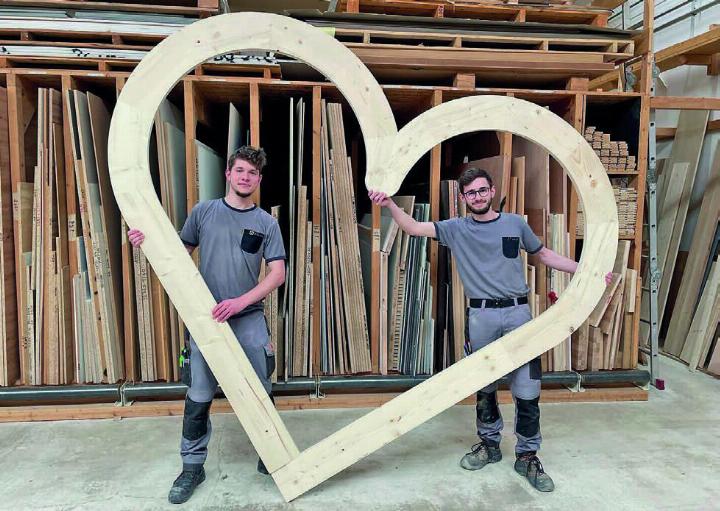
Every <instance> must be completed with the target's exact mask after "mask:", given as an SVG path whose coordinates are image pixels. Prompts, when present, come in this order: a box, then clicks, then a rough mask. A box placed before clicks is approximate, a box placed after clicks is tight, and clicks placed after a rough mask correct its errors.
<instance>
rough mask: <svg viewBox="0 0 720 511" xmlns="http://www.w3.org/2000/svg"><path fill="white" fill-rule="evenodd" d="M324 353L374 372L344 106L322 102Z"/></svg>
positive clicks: (341, 368) (346, 369)
mask: <svg viewBox="0 0 720 511" xmlns="http://www.w3.org/2000/svg"><path fill="white" fill-rule="evenodd" d="M321 148H322V199H323V200H322V204H323V222H322V226H321V237H322V245H323V249H322V257H323V264H322V268H323V271H322V272H321V293H322V297H321V299H320V300H321V308H322V310H323V311H324V312H325V314H324V315H323V316H322V320H321V321H322V324H321V331H322V341H321V342H322V343H323V347H322V348H323V349H322V353H324V354H325V355H326V368H327V370H328V371H329V372H331V373H333V374H343V373H365V372H370V371H371V369H372V367H371V363H370V344H369V336H368V321H367V315H366V309H365V301H364V296H363V294H364V291H363V281H362V271H361V265H360V251H359V250H358V248H359V240H358V228H357V220H356V209H355V196H356V195H355V189H354V186H353V179H352V169H351V165H350V159H349V157H348V152H347V149H346V146H345V128H344V124H343V116H342V105H340V104H337V103H330V104H326V103H325V102H323V103H322V132H321Z"/></svg>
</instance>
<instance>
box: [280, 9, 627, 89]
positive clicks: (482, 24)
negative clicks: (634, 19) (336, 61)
mask: <svg viewBox="0 0 720 511" xmlns="http://www.w3.org/2000/svg"><path fill="white" fill-rule="evenodd" d="M413 3H416V2H413ZM420 3H422V2H420ZM289 14H290V15H291V16H293V17H295V18H297V19H300V20H303V21H305V22H307V23H310V24H312V25H315V26H319V27H323V28H325V29H326V30H329V31H332V33H333V34H334V35H335V37H336V38H337V39H338V40H340V41H342V42H343V43H344V44H345V45H346V46H348V47H349V48H350V49H351V50H352V51H353V52H354V53H355V54H356V55H357V56H358V57H359V58H360V59H361V60H362V61H363V62H364V63H365V65H366V66H367V67H368V68H369V69H370V70H371V71H372V72H373V73H374V74H375V75H376V76H377V77H378V78H379V79H381V80H384V81H392V82H395V83H397V81H398V80H405V81H407V80H408V79H409V75H408V73H412V77H413V80H414V81H415V82H418V81H421V82H422V83H432V82H438V83H442V84H447V83H448V82H450V83H454V85H455V86H456V87H462V88H474V87H475V85H476V83H483V84H493V83H494V84H498V83H503V82H505V83H509V82H515V83H518V82H520V81H521V82H524V83H534V84H537V85H541V84H553V85H557V84H558V83H560V82H564V81H568V80H569V79H570V78H572V77H574V78H581V79H582V80H584V82H583V83H586V82H587V80H588V79H592V78H594V77H597V76H600V75H602V74H604V73H606V72H607V71H608V70H611V69H613V68H614V66H615V64H616V63H621V62H624V61H626V60H627V59H629V58H632V55H633V52H634V42H633V40H632V33H631V32H626V31H617V30H609V31H607V30H603V31H598V30H597V28H596V27H587V28H586V27H577V26H574V27H573V28H574V30H573V31H572V32H570V31H569V30H568V27H563V26H562V25H557V24H547V25H540V24H533V25H532V26H531V27H527V26H525V24H524V23H518V22H493V21H482V20H478V19H462V20H458V19H446V18H432V17H431V18H421V17H407V16H393V15H383V16H378V15H374V14H348V13H323V14H319V13H317V12H312V11H289ZM456 75H461V76H460V77H459V78H458V77H457V76H456ZM456 78H458V79H457V80H456ZM568 87H572V88H576V87H580V86H579V85H577V84H576V82H573V84H572V85H568ZM563 88H565V84H563Z"/></svg>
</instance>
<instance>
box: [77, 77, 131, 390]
mask: <svg viewBox="0 0 720 511" xmlns="http://www.w3.org/2000/svg"><path fill="white" fill-rule="evenodd" d="M65 101H66V105H67V111H68V112H69V113H70V123H69V124H70V136H71V138H72V148H73V152H72V154H73V161H74V167H75V173H74V177H75V184H76V186H77V196H78V201H79V202H78V210H79V211H80V222H79V224H78V225H77V229H76V237H75V239H74V240H73V237H72V236H71V239H70V242H71V244H72V245H74V246H75V249H76V250H77V256H78V261H79V262H80V264H79V267H78V270H79V273H78V274H76V275H75V276H73V284H74V293H73V296H75V297H76V299H75V301H74V310H75V321H76V324H75V333H76V335H75V341H76V352H77V359H78V362H79V363H78V367H77V372H76V379H77V381H78V382H82V381H91V382H99V381H102V380H103V379H107V381H108V382H115V381H118V380H120V379H122V378H123V377H124V361H123V350H122V337H121V335H122V334H121V326H120V317H121V314H122V308H121V306H122V300H121V298H120V296H121V293H122V282H121V273H122V269H121V266H120V265H121V260H120V235H121V232H120V214H119V211H118V209H117V205H116V204H115V198H114V196H113V193H112V190H111V188H110V180H109V174H108V168H107V134H108V131H109V127H110V115H109V113H108V110H107V107H106V106H105V104H104V102H103V100H102V99H100V98H99V97H98V96H95V95H94V94H91V93H84V92H81V91H77V90H68V91H67V94H66V96H65Z"/></svg>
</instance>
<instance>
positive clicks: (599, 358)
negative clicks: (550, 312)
mask: <svg viewBox="0 0 720 511" xmlns="http://www.w3.org/2000/svg"><path fill="white" fill-rule="evenodd" d="M629 255H630V241H627V240H621V241H620V242H619V243H618V250H617V254H616V257H615V264H614V266H613V272H612V280H611V282H610V284H609V285H608V286H607V288H605V292H604V293H603V296H602V298H601V299H600V302H599V303H598V305H597V306H596V307H595V310H594V311H593V312H592V313H591V314H590V317H588V319H587V320H586V321H585V322H584V323H583V324H582V325H581V326H580V328H578V329H577V330H576V331H575V332H574V333H573V335H572V369H574V370H576V371H585V370H589V371H598V370H603V369H620V368H624V369H631V368H634V367H635V365H636V360H635V358H636V356H637V346H635V344H634V343H635V339H636V338H637V337H636V335H635V333H634V328H633V325H636V324H637V321H635V320H634V318H633V315H634V314H635V313H636V310H637V307H638V304H639V300H640V294H639V291H640V289H641V286H640V278H639V277H638V275H637V272H636V271H635V270H633V269H631V268H628V267H627V265H628V258H629Z"/></svg>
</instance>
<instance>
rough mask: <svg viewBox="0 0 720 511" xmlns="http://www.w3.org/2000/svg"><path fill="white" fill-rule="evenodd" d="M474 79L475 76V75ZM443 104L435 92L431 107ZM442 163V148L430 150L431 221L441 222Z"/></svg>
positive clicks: (433, 274)
mask: <svg viewBox="0 0 720 511" xmlns="http://www.w3.org/2000/svg"><path fill="white" fill-rule="evenodd" d="M473 78H475V76H474V75H473ZM442 102H443V93H442V91H441V90H437V89H436V90H434V91H433V96H432V102H431V107H432V108H434V107H436V106H438V105H441V104H442ZM441 162H442V146H441V145H436V146H434V147H433V148H432V149H431V150H430V220H431V221H432V222H437V221H439V220H440V170H441ZM437 266H438V242H437V240H435V239H432V240H430V285H431V286H432V289H433V310H432V317H433V318H434V319H437V308H438V303H437V302H438V300H437V297H438V268H437Z"/></svg>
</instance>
